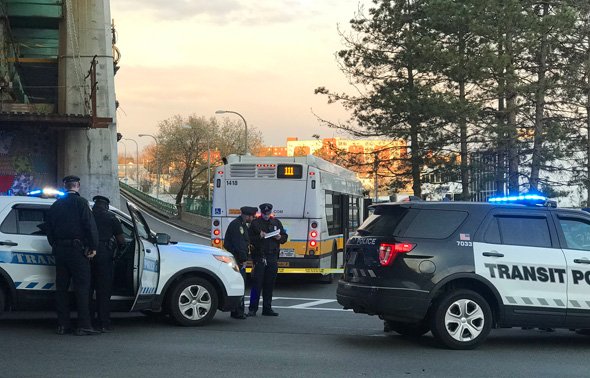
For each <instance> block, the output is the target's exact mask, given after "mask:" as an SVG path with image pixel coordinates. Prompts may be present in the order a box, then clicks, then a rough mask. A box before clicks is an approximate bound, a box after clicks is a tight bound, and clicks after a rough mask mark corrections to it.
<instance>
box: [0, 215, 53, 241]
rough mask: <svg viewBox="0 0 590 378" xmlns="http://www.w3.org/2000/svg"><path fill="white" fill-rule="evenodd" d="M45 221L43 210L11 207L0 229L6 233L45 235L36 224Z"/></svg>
mask: <svg viewBox="0 0 590 378" xmlns="http://www.w3.org/2000/svg"><path fill="white" fill-rule="evenodd" d="M43 222H45V210H41V209H12V211H11V212H10V213H9V214H8V216H7V217H6V219H4V222H2V225H1V226H0V230H1V231H2V232H3V233H6V234H21V235H45V232H43V231H42V230H41V229H40V228H39V227H38V226H39V225H41V224H42V223H43Z"/></svg>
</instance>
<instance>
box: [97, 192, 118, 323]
mask: <svg viewBox="0 0 590 378" xmlns="http://www.w3.org/2000/svg"><path fill="white" fill-rule="evenodd" d="M92 200H93V201H94V206H93V207H92V213H93V214H94V219H95V220H96V227H97V229H98V250H97V251H96V256H95V257H94V258H93V259H92V263H91V270H92V285H91V293H92V292H96V302H95V304H96V306H94V307H93V311H92V315H93V316H94V309H96V312H97V313H98V319H97V320H96V321H97V324H96V325H97V327H96V328H97V329H98V330H100V331H101V332H112V330H113V329H112V327H111V310H110V302H111V293H112V291H113V259H114V257H115V251H116V250H117V248H118V249H119V250H120V251H122V250H123V249H124V248H125V238H124V237H123V227H122V226H121V222H120V221H119V220H118V219H117V217H116V216H115V215H114V214H113V213H111V212H109V204H110V201H109V199H108V198H107V197H104V196H94V198H92Z"/></svg>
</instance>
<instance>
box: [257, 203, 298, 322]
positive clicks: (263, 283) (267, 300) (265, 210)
mask: <svg viewBox="0 0 590 378" xmlns="http://www.w3.org/2000/svg"><path fill="white" fill-rule="evenodd" d="M260 213H261V216H260V218H256V219H254V220H253V221H252V224H250V242H251V243H252V244H253V246H254V248H253V250H252V262H253V264H254V269H253V271H252V288H251V290H250V306H249V308H248V310H249V311H248V314H247V316H256V312H257V311H258V305H259V302H260V293H261V291H262V299H263V303H262V315H265V316H278V315H279V314H278V313H277V312H275V311H274V310H273V309H272V292H273V289H274V286H275V280H276V278H277V272H278V270H279V266H278V260H279V252H280V245H281V244H284V243H286V242H287V238H288V235H287V233H286V232H285V229H284V228H283V224H282V223H281V221H280V220H278V219H277V218H276V217H274V216H272V205H271V204H270V203H263V204H262V205H260Z"/></svg>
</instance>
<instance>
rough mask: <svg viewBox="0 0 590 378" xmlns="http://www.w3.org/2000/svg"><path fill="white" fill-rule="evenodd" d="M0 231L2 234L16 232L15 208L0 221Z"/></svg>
mask: <svg viewBox="0 0 590 378" xmlns="http://www.w3.org/2000/svg"><path fill="white" fill-rule="evenodd" d="M0 231H2V233H4V234H16V233H17V229H16V209H12V210H11V211H10V213H8V216H7V217H6V218H5V219H4V221H3V222H2V225H0Z"/></svg>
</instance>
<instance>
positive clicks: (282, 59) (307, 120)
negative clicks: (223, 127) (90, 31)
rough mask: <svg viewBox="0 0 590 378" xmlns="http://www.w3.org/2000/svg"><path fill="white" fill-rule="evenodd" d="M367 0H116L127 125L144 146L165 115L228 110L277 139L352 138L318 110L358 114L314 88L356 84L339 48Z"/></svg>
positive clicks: (121, 120) (121, 124) (121, 122)
mask: <svg viewBox="0 0 590 378" xmlns="http://www.w3.org/2000/svg"><path fill="white" fill-rule="evenodd" d="M363 4H364V6H365V7H366V6H367V5H368V4H369V0H257V1H251V0H215V1H211V0H170V1H167V2H162V1H161V0H114V1H111V16H112V18H113V19H114V21H115V27H116V30H117V36H118V39H117V47H118V48H119V50H120V51H121V55H122V57H121V60H120V62H119V65H120V67H121V68H120V70H119V71H118V73H117V75H116V76H115V89H116V94H117V100H118V101H119V103H120V107H119V110H118V111H117V123H118V130H119V132H122V133H123V134H124V137H125V138H133V139H136V140H137V141H138V142H139V143H140V147H141V146H145V145H147V144H149V143H151V141H152V139H150V138H145V137H144V138H139V137H138V134H140V133H150V134H155V133H157V131H158V129H157V124H158V123H159V121H161V120H164V119H167V118H169V117H172V116H173V115H176V114H180V115H182V116H188V115H190V114H196V115H197V116H205V117H210V116H215V114H214V113H215V111H216V110H218V109H225V110H233V111H236V112H239V113H240V114H242V115H243V116H244V118H245V119H246V121H247V122H248V127H256V128H257V129H258V130H260V131H261V132H262V133H263V137H264V142H265V144H267V145H284V144H285V141H286V138H287V137H288V136H295V137H298V138H299V139H311V137H312V135H313V134H319V135H320V136H321V137H322V138H324V137H331V136H344V135H341V134H339V133H338V132H336V131H335V130H332V129H329V128H327V127H325V126H320V124H319V122H318V121H317V119H316V117H315V116H314V115H313V113H312V111H313V112H315V113H317V114H318V115H320V116H321V117H323V118H326V119H329V120H331V121H339V120H340V121H344V120H346V119H347V118H348V114H347V113H346V112H345V111H344V110H343V109H342V107H341V106H340V105H338V104H332V105H328V104H327V98H326V97H325V96H320V95H315V94H314V93H313V92H314V89H315V88H317V87H319V86H326V87H327V88H329V89H331V90H337V91H346V92H349V93H350V92H352V91H353V90H354V89H353V88H352V87H351V86H350V85H349V84H348V80H347V78H346V77H345V75H344V74H343V73H342V72H341V71H340V70H339V67H338V64H337V61H336V59H335V53H336V52H337V51H338V50H340V49H342V48H343V47H344V46H343V43H342V40H341V37H340V36H339V34H338V28H339V27H340V29H341V30H343V31H349V30H350V27H349V20H350V19H351V18H353V17H354V15H355V13H356V11H357V10H358V7H359V5H363ZM227 116H229V117H235V118H236V120H237V121H240V119H239V117H238V116H235V115H227ZM217 117H220V116H217ZM221 117H223V116H221Z"/></svg>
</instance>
